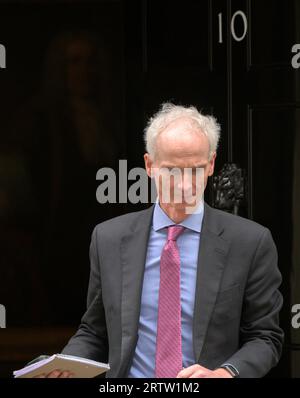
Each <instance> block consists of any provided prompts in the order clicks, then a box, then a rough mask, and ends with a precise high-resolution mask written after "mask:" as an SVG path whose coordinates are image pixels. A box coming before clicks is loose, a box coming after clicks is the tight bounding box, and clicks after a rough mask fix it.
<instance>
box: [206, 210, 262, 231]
mask: <svg viewBox="0 0 300 398" xmlns="http://www.w3.org/2000/svg"><path fill="white" fill-rule="evenodd" d="M210 209H211V211H212V212H213V213H214V215H215V216H216V217H217V218H218V219H219V222H220V223H221V224H222V225H223V226H224V227H225V226H226V229H230V230H231V231H235V232H237V233H246V234H247V235H249V234H251V235H252V234H253V235H256V236H261V235H263V234H264V233H265V232H266V231H268V228H267V227H265V226H263V225H261V224H259V223H257V222H255V221H253V220H249V219H248V218H244V217H241V216H237V215H234V214H231V213H227V212H226V211H222V210H218V209H214V208H210Z"/></svg>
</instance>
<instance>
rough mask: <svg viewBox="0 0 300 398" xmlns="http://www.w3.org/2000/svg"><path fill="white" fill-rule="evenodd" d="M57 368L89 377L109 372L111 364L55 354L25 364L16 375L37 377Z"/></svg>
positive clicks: (76, 375)
mask: <svg viewBox="0 0 300 398" xmlns="http://www.w3.org/2000/svg"><path fill="white" fill-rule="evenodd" d="M55 369H59V370H61V371H64V370H69V371H70V372H72V373H73V374H74V375H73V377H78V378H79V377H84V378H89V377H95V376H98V375H100V374H101V373H104V372H107V371H108V370H109V365H108V364H106V363H101V362H96V361H93V360H91V359H86V358H80V357H75V356H72V355H63V354H54V355H52V356H50V357H49V358H46V359H42V360H41V361H38V362H35V363H33V364H31V365H28V366H25V368H23V369H20V370H15V371H14V377H19V378H29V377H35V376H38V375H40V374H41V373H45V374H48V373H50V372H52V371H53V370H55Z"/></svg>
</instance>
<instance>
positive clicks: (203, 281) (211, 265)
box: [193, 204, 228, 362]
mask: <svg viewBox="0 0 300 398" xmlns="http://www.w3.org/2000/svg"><path fill="white" fill-rule="evenodd" d="M217 221H218V217H217V216H216V215H215V214H214V210H213V209H212V208H210V207H209V206H208V205H206V204H205V207H204V218H203V224H202V229H201V240H200V247H199V255H198V267H197V282H196V295H195V305H194V319H193V344H194V353H195V359H196V362H198V361H199V360H200V358H201V351H202V348H203V344H204V340H205V335H206V331H207V328H208V324H209V320H210V317H211V315H212V311H213V309H214V305H215V301H216V298H217V294H218V291H219V287H220V282H221V279H222V274H223V269H224V266H225V261H226V255H227V252H228V243H227V242H226V241H225V240H224V239H223V238H222V237H221V236H220V235H221V234H222V231H223V227H222V226H220V225H218V222H217Z"/></svg>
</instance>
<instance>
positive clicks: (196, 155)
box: [144, 118, 216, 211]
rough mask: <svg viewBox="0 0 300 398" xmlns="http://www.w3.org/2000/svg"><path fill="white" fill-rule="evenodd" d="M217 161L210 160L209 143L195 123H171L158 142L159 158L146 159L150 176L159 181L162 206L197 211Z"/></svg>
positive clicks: (157, 155)
mask: <svg viewBox="0 0 300 398" xmlns="http://www.w3.org/2000/svg"><path fill="white" fill-rule="evenodd" d="M215 157H216V155H215V154H214V155H213V156H212V157H211V159H209V142H208V139H207V137H206V136H205V135H204V134H203V133H202V132H201V131H200V130H199V127H198V126H197V124H196V123H195V122H193V121H191V120H190V119H188V118H179V119H177V120H175V121H174V122H172V123H170V124H169V125H168V127H167V128H166V129H165V130H164V131H162V132H161V134H160V135H159V136H158V138H157V141H156V158H155V159H154V160H153V159H151V158H150V156H149V154H145V156H144V159H145V165H146V170H147V174H148V176H149V177H154V178H155V181H156V187H157V191H158V195H159V200H160V203H161V204H162V203H164V205H165V206H166V207H167V208H170V207H173V208H174V210H175V209H176V210H180V211H183V210H186V209H187V208H190V209H191V208H193V207H195V206H196V205H197V204H198V203H199V201H200V200H201V199H202V196H203V192H204V189H205V187H206V185H207V179H208V177H209V176H211V175H212V174H213V171H214V162H215ZM172 170H173V171H172ZM168 176H169V178H167V177H168ZM165 177H166V178H165ZM168 180H169V182H167V181H168ZM166 193H169V195H166ZM166 198H167V201H166Z"/></svg>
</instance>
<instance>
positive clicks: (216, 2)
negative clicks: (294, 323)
mask: <svg viewBox="0 0 300 398" xmlns="http://www.w3.org/2000/svg"><path fill="white" fill-rule="evenodd" d="M299 8H300V2H299V1H296V0H295V1H289V2H283V1H271V0H268V1H263V2H262V1H259V0H242V1H241V0H202V1H198V0H186V1H184V2H183V1H175V2H174V1H171V0H165V1H163V2H158V1H149V0H148V1H147V0H144V1H142V2H139V1H136V2H131V4H130V5H126V6H125V11H126V14H125V22H126V39H127V47H126V48H127V54H126V60H127V71H128V76H127V77H128V79H127V82H128V86H127V109H126V114H127V115H131V116H128V120H127V126H128V129H129V130H128V137H129V138H128V156H129V159H130V160H131V161H132V162H133V163H134V164H142V157H141V156H138V154H139V153H140V154H141V153H143V142H142V139H141V131H142V128H143V126H144V125H145V122H146V119H147V117H148V116H150V115H151V114H152V113H153V112H154V111H156V110H157V108H158V105H159V104H160V103H162V102H165V101H173V102H175V103H182V104H193V105H196V106H197V107H199V108H200V109H202V110H204V111H206V112H212V113H213V114H214V115H215V116H216V117H217V119H218V121H219V122H220V123H221V125H222V138H221V144H220V149H219V152H218V158H217V164H216V177H215V178H214V180H212V181H211V182H210V186H209V189H208V190H207V198H206V199H207V200H208V202H210V203H211V204H212V205H214V206H215V207H220V208H223V209H224V210H227V211H232V212H235V213H238V214H239V215H242V216H244V217H248V218H250V219H253V220H255V221H257V222H258V223H261V224H263V225H265V226H266V227H268V228H269V229H270V230H271V232H272V235H273V238H274V240H275V242H276V245H277V248H278V252H279V267H280V270H281V272H282V275H283V283H282V286H281V291H282V293H283V295H284V307H283V310H282V313H281V323H282V326H283V328H284V330H285V333H286V340H285V347H284V352H283V356H282V359H281V361H280V364H279V366H278V367H276V369H274V370H273V371H272V372H271V373H270V375H271V376H291V375H294V376H296V375H297V371H298V375H299V370H297V369H299V365H298V366H297V352H298V351H297V349H298V348H299V345H297V344H296V343H297V341H299V340H300V338H299V332H297V330H295V329H294V330H292V328H291V306H292V305H293V303H296V302H297V296H296V292H297V280H298V284H299V283H300V281H299V279H300V275H299V271H298V275H297V258H299V254H298V252H297V242H298V243H299V232H298V231H297V226H296V222H295V221H296V216H297V214H298V215H299V204H298V202H299V193H297V192H299V181H298V180H299V171H298V170H297V167H296V164H297V154H298V156H299V148H298V147H297V143H298V146H299V138H297V134H299V133H298V131H297V130H298V129H297V127H298V126H299V121H300V110H299V89H298V90H297V88H299V78H298V74H299V73H300V70H299V72H298V71H297V69H296V68H294V67H293V65H292V58H293V56H294V55H295V54H294V53H292V47H293V45H294V44H295V43H297V37H299V27H297V15H298V16H299ZM298 19H299V18H298ZM298 25H300V23H298ZM297 29H298V30H297ZM297 35H298V36H297ZM298 42H300V40H298ZM294 66H295V65H294ZM297 83H298V86H297ZM132 115H143V117H142V116H141V117H140V118H138V117H133V116H132ZM131 148H134V150H132V149H131ZM297 171H298V176H297ZM224 176H225V177H229V180H230V178H231V179H232V182H233V189H234V190H235V193H234V195H235V197H234V200H232V197H229V198H228V197H227V199H226V194H224V192H223V200H220V199H219V198H220V190H221V191H222V187H221V188H220V186H222V184H220V182H222V179H224ZM297 197H298V201H297ZM297 232H298V235H297ZM297 256H298V257H297ZM291 278H292V281H293V283H292V284H291ZM291 332H292V333H291ZM291 336H293V338H291ZM298 362H299V358H298Z"/></svg>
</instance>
